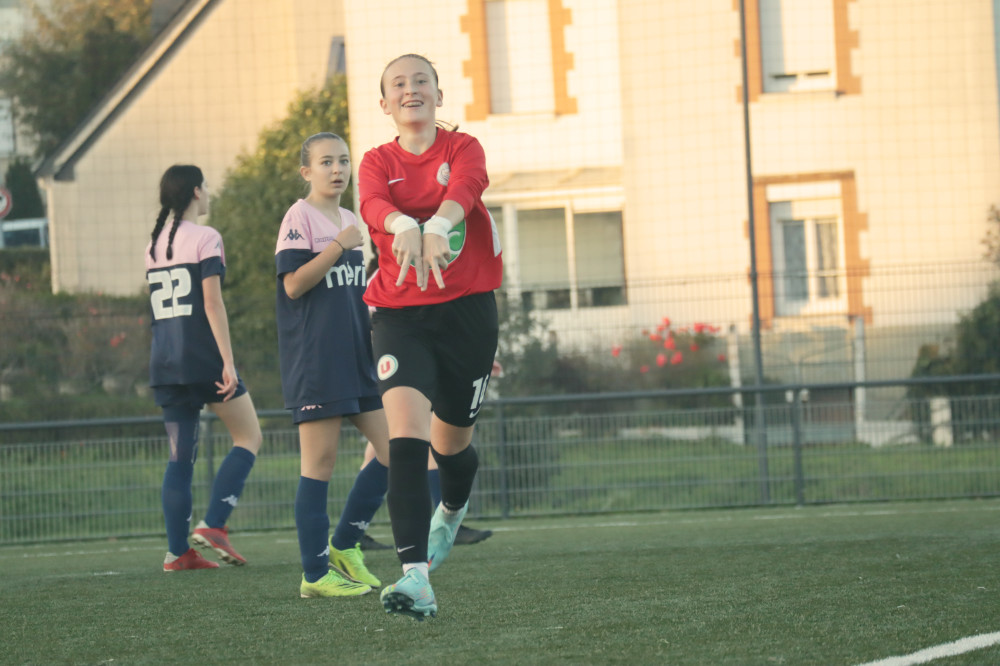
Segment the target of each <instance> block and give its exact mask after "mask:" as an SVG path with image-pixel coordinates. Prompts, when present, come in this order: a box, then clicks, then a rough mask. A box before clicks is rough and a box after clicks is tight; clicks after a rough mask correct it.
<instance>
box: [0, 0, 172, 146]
mask: <svg viewBox="0 0 1000 666" xmlns="http://www.w3.org/2000/svg"><path fill="white" fill-rule="evenodd" d="M151 4H152V1H151V0H59V2H51V3H49V2H45V3H41V2H39V1H38V0H30V1H29V2H28V4H27V9H28V10H29V12H30V14H31V20H32V29H30V30H28V31H26V32H25V33H24V35H23V36H22V37H21V38H20V39H19V40H17V41H15V42H13V43H12V44H9V45H7V46H6V47H5V50H4V59H3V65H2V68H0V89H3V90H4V91H5V92H6V93H7V94H8V95H9V96H10V97H12V98H13V99H14V113H15V116H16V117H17V118H18V120H19V121H20V122H22V123H24V124H25V125H26V126H27V127H28V128H29V129H30V130H31V132H32V133H34V134H35V135H36V137H37V141H38V153H39V154H40V155H45V154H47V153H48V152H50V151H51V150H53V149H54V148H55V147H56V146H58V145H59V143H60V142H61V141H62V140H63V139H65V138H66V137H67V136H68V135H69V134H70V132H72V131H73V129H74V128H75V127H76V126H77V125H78V124H79V123H80V122H81V121H82V120H83V118H84V116H85V115H86V114H87V112H88V111H90V109H91V108H92V107H93V106H94V105H95V104H96V103H97V102H98V101H99V100H100V99H101V98H102V97H103V96H104V94H105V93H107V91H108V90H109V89H110V88H111V86H112V84H113V83H114V82H115V81H116V80H117V79H118V78H119V77H120V76H121V75H122V73H123V72H125V70H126V69H127V68H128V67H129V65H131V64H132V63H133V62H134V61H135V59H136V57H137V56H138V55H139V53H140V52H141V51H142V50H143V49H144V48H145V47H146V45H147V44H149V42H150V39H151V38H152V35H151V30H150V7H151Z"/></svg>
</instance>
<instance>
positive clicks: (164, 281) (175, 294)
mask: <svg viewBox="0 0 1000 666" xmlns="http://www.w3.org/2000/svg"><path fill="white" fill-rule="evenodd" d="M146 279H147V280H149V287H150V292H149V303H150V305H151V306H152V307H153V318H154V319H156V320H160V319H170V318H171V317H186V316H188V315H190V314H191V306H190V305H186V304H183V303H180V302H179V301H180V299H182V298H184V297H185V296H187V295H188V294H190V293H191V274H190V273H189V272H188V269H186V268H182V267H177V268H170V269H164V270H160V271H150V272H149V273H148V274H147V275H146Z"/></svg>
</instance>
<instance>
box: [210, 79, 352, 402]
mask: <svg viewBox="0 0 1000 666" xmlns="http://www.w3.org/2000/svg"><path fill="white" fill-rule="evenodd" d="M318 132H334V133H336V134H338V135H340V136H341V137H343V138H344V140H345V141H348V143H349V142H350V137H349V131H348V120H347V82H346V79H345V77H343V76H335V77H332V78H331V79H330V81H329V82H328V83H327V84H326V85H325V86H323V87H322V88H320V89H316V90H310V91H306V92H303V93H301V94H299V95H298V97H297V98H296V99H295V100H293V101H292V103H291V104H290V105H289V107H288V113H287V115H286V117H285V118H284V119H283V120H281V121H279V122H278V123H276V124H275V125H274V126H272V127H269V128H267V129H265V130H263V131H262V132H261V133H260V135H259V137H258V140H257V145H256V147H255V148H254V150H253V151H252V152H249V153H245V154H243V155H241V156H239V157H238V158H237V161H236V166H235V167H233V168H232V169H231V170H230V171H229V173H227V174H226V178H225V181H224V183H223V185H222V188H221V189H220V190H219V192H218V194H217V195H216V196H215V197H214V198H213V200H212V212H211V222H210V224H212V226H214V227H215V228H217V229H218V230H219V231H220V232H221V233H222V236H223V238H224V239H225V244H226V264H227V271H226V292H225V295H226V307H227V310H228V313H229V318H230V322H231V329H232V337H233V348H234V350H235V352H236V362H237V367H238V368H239V369H240V372H241V374H242V375H244V376H245V377H246V378H247V379H248V381H249V382H250V383H252V386H251V389H252V391H253V393H254V399H255V401H256V402H257V406H258V407H269V408H274V407H280V406H281V404H282V402H281V386H280V380H279V379H278V362H277V356H278V354H277V352H278V338H277V328H276V326H275V311H274V307H275V306H274V298H275V273H274V247H275V243H276V242H277V233H278V227H279V226H280V225H281V220H282V218H283V217H284V215H285V211H287V210H288V207H289V206H291V205H292V204H293V203H294V202H295V201H296V200H297V199H299V198H301V197H303V196H305V195H306V185H305V182H304V181H303V180H302V177H301V176H300V175H299V151H300V149H301V146H302V142H303V141H304V140H305V139H306V138H307V137H309V136H311V135H313V134H316V133H318ZM359 161H360V158H359V157H355V165H356V164H357V162H359ZM340 205H341V206H343V207H344V208H348V209H353V206H354V202H353V190H352V189H348V190H347V192H345V193H344V195H343V196H342V197H341V200H340Z"/></svg>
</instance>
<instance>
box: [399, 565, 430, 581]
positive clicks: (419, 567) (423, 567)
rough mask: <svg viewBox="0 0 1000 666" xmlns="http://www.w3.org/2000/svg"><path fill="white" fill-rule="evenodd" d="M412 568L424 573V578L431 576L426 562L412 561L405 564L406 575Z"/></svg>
mask: <svg viewBox="0 0 1000 666" xmlns="http://www.w3.org/2000/svg"><path fill="white" fill-rule="evenodd" d="M410 569H416V570H417V571H419V572H420V573H422V574H423V575H424V578H427V577H428V576H429V572H428V570H427V563H426V562H410V563H409V564H404V565H403V575H406V572H408V571H409V570H410Z"/></svg>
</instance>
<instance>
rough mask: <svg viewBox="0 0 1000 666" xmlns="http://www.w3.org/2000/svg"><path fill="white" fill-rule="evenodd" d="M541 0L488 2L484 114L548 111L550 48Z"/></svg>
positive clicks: (546, 15) (545, 9) (551, 106)
mask: <svg viewBox="0 0 1000 666" xmlns="http://www.w3.org/2000/svg"><path fill="white" fill-rule="evenodd" d="M546 5H547V3H546V1H545V0H489V1H488V2H487V3H486V43H487V45H488V49H489V50H488V53H489V75H490V112H491V113H532V112H540V111H548V112H550V113H551V112H552V110H553V109H554V107H555V97H554V95H553V90H552V46H551V40H550V37H549V35H550V30H549V13H548V7H547V6H546Z"/></svg>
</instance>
